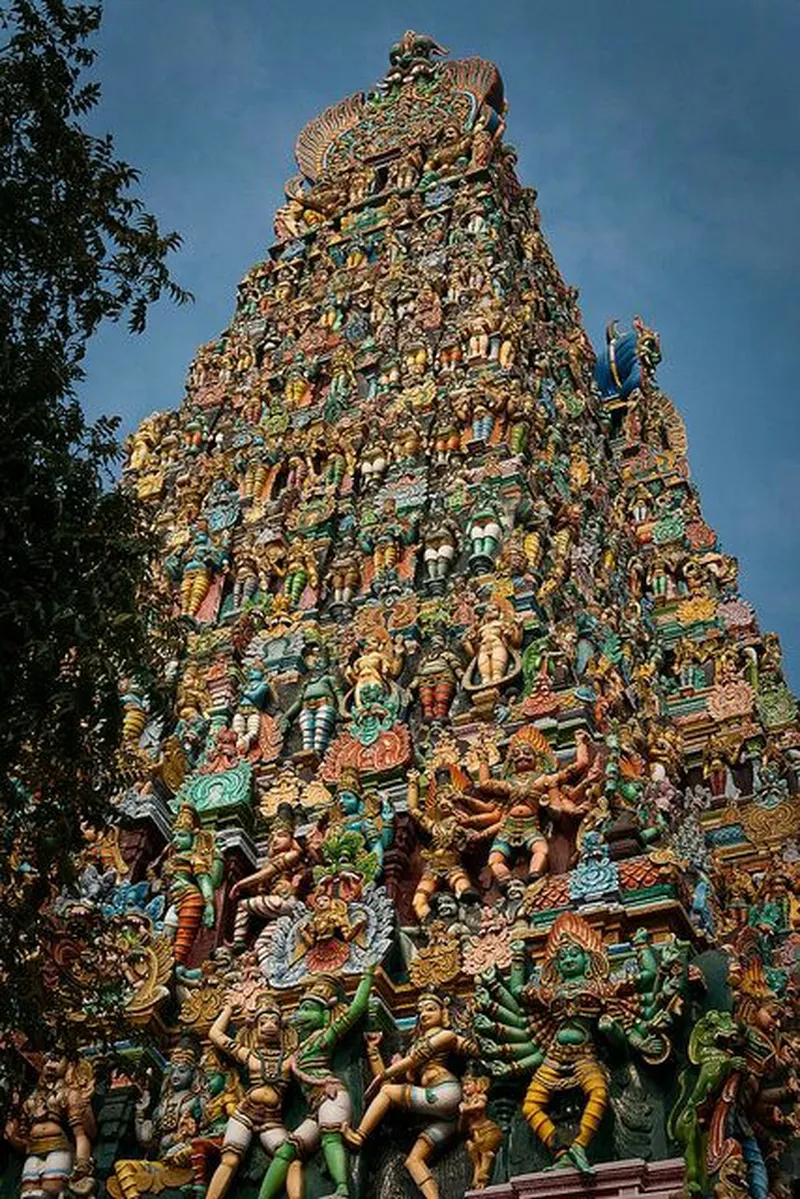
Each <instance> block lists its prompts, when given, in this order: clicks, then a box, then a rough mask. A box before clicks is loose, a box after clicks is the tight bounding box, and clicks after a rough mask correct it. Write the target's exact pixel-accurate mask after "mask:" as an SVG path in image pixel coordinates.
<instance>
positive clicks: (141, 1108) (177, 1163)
mask: <svg viewBox="0 0 800 1199" xmlns="http://www.w3.org/2000/svg"><path fill="white" fill-rule="evenodd" d="M203 1084H204V1079H203V1073H202V1070H201V1068H200V1061H199V1054H198V1051H197V1046H196V1045H194V1044H193V1043H191V1042H186V1043H181V1044H180V1045H178V1047H177V1048H176V1049H174V1050H173V1051H172V1053H171V1055H170V1059H169V1065H168V1067H167V1070H166V1072H165V1074H164V1078H163V1080H162V1083H161V1092H160V1094H159V1097H158V1100H157V1102H156V1105H155V1107H154V1108H153V1109H152V1110H151V1111H150V1114H149V1115H148V1109H149V1108H150V1102H151V1096H150V1092H149V1089H148V1088H147V1087H145V1089H144V1090H143V1091H142V1093H141V1094H140V1096H139V1099H138V1102H137V1104H136V1111H135V1114H134V1126H135V1129H136V1139H137V1141H138V1142H139V1144H140V1145H141V1146H142V1148H143V1149H145V1150H146V1151H148V1152H149V1153H155V1155H156V1160H154V1161H137V1160H135V1159H132V1160H123V1161H117V1162H115V1163H114V1173H113V1175H112V1177H111V1178H109V1179H108V1181H107V1183H106V1189H107V1191H108V1193H109V1194H110V1195H111V1197H112V1199H139V1196H140V1195H142V1194H147V1193H148V1192H153V1193H158V1192H159V1191H161V1190H164V1189H165V1188H166V1187H182V1186H188V1185H189V1184H190V1183H191V1181H192V1177H193V1171H192V1162H191V1156H192V1151H191V1141H192V1139H193V1137H195V1136H196V1134H197V1131H198V1128H199V1125H200V1120H201V1117H202V1114H203V1101H204V1097H205V1096H204V1085H203Z"/></svg>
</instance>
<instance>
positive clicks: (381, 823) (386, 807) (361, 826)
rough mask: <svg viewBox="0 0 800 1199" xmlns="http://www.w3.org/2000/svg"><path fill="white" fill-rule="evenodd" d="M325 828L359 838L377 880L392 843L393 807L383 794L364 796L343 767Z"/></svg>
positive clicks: (352, 771) (357, 779) (351, 771)
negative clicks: (355, 834)
mask: <svg viewBox="0 0 800 1199" xmlns="http://www.w3.org/2000/svg"><path fill="white" fill-rule="evenodd" d="M328 824H329V826H331V825H332V826H333V827H334V828H344V829H346V830H347V832H352V833H358V834H359V836H360V837H361V839H362V841H363V842H364V848H365V850H366V851H367V853H370V854H372V855H373V857H374V859H375V863H376V871H375V876H374V877H375V879H378V878H380V876H381V874H382V873H383V859H384V855H385V853H386V850H387V849H389V847H390V846H391V844H392V841H393V840H394V824H395V810H394V804H393V803H392V801H391V799H390V798H389V796H388V795H387V794H385V793H378V794H376V793H375V792H371V793H367V794H365V792H364V788H363V786H362V784H361V776H360V774H359V771H358V769H357V768H356V767H354V766H345V767H344V768H343V770H342V773H341V774H340V776H339V782H338V784H337V787H336V801H335V806H334V809H333V811H332V812H331V814H330V819H329V821H328Z"/></svg>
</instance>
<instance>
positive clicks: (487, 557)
mask: <svg viewBox="0 0 800 1199" xmlns="http://www.w3.org/2000/svg"><path fill="white" fill-rule="evenodd" d="M467 537H468V538H469V544H470V558H469V565H470V570H471V571H472V572H473V573H474V574H483V573H485V572H486V571H487V570H491V569H492V565H493V563H494V560H495V558H496V557H497V554H498V551H499V549H500V543H501V542H502V540H503V524H502V517H501V516H500V515H499V513H498V511H497V509H496V507H495V505H494V503H493V501H491V500H486V501H485V502H479V503H478V504H476V506H475V509H474V511H473V513H472V515H471V516H470V519H469V524H468V526H467Z"/></svg>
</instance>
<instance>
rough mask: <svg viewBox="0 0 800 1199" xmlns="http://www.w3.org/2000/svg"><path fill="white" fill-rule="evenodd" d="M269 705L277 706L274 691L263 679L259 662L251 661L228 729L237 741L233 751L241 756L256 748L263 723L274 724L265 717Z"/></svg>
mask: <svg viewBox="0 0 800 1199" xmlns="http://www.w3.org/2000/svg"><path fill="white" fill-rule="evenodd" d="M270 702H272V703H273V704H277V695H276V693H275V688H274V687H273V686H272V683H271V682H270V679H269V677H268V676H267V673H266V670H265V668H264V664H263V662H254V663H253V664H252V666H249V667H248V669H247V672H246V675H245V680H244V684H243V686H242V690H241V692H240V694H239V706H238V708H237V710H236V712H235V714H234V717H233V720H232V722H231V728H232V729H233V731H234V732H235V733H236V738H237V739H236V749H237V750H238V752H239V753H240V754H242V755H243V756H247V754H249V753H250V752H251V751H252V750H253V749H258V746H259V743H260V741H261V740H262V739H264V738H263V733H264V731H265V730H264V728H263V726H264V724H265V723H266V722H267V721H268V722H269V723H270V724H271V725H273V726H274V725H275V721H273V720H272V719H271V718H270V717H267V716H266V709H267V706H268V704H269V703H270ZM273 731H274V729H273Z"/></svg>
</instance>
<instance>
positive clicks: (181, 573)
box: [166, 520, 229, 617]
mask: <svg viewBox="0 0 800 1199" xmlns="http://www.w3.org/2000/svg"><path fill="white" fill-rule="evenodd" d="M228 565H229V558H228V554H227V552H226V551H225V550H218V549H217V548H216V546H215V545H214V543H213V541H212V540H211V535H210V533H209V527H208V521H207V520H198V521H197V524H196V525H195V529H194V532H193V533H192V536H191V540H190V542H189V545H188V546H187V547H186V548H185V549H183V550H181V551H179V552H178V553H176V554H173V555H172V556H171V557H169V558H168V559H167V562H166V570H167V574H168V575H169V577H170V578H171V579H172V580H173V581H174V582H176V583H178V584H179V585H180V593H179V597H180V606H181V615H182V616H190V617H196V616H197V613H198V612H199V610H200V607H201V605H202V603H203V600H204V599H205V598H206V596H207V595H208V593H209V591H210V590H211V583H212V580H213V578H214V576H215V574H217V573H219V572H220V571H225V570H227V569H228Z"/></svg>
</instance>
